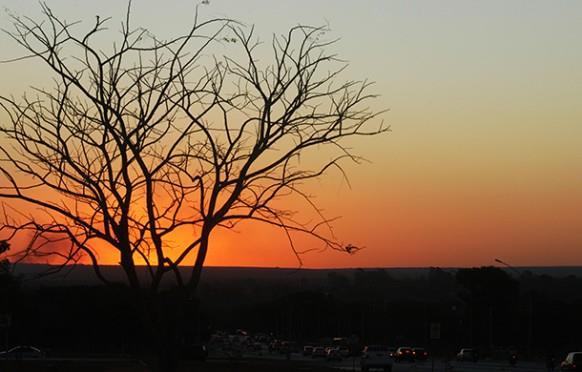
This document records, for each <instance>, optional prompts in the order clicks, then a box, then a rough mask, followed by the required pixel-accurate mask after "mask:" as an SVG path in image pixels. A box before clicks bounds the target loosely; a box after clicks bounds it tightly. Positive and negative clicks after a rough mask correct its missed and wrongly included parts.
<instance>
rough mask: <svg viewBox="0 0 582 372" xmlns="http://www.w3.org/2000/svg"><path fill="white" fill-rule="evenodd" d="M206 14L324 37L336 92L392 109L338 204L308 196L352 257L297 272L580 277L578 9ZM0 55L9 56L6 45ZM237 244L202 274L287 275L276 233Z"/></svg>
mask: <svg viewBox="0 0 582 372" xmlns="http://www.w3.org/2000/svg"><path fill="white" fill-rule="evenodd" d="M48 3H49V5H51V4H53V6H54V7H55V10H56V11H60V12H61V13H64V14H67V15H68V16H69V18H71V19H79V18H81V19H92V17H94V13H95V14H97V13H99V14H103V15H115V16H117V15H119V14H121V12H122V11H123V10H122V9H121V8H120V6H119V5H117V4H118V3H117V2H113V1H111V0H110V1H104V2H103V4H100V5H98V4H91V5H90V6H88V8H87V9H85V7H83V8H80V7H74V6H73V5H75V4H76V2H74V1H73V0H62V1H48ZM182 3H184V4H182V5H183V6H188V5H187V4H186V3H187V2H186V1H182ZM436 3H438V5H437V4H436ZM0 4H1V5H7V6H9V7H11V8H12V9H14V10H15V11H21V12H23V13H29V12H31V13H32V14H33V15H34V14H36V13H34V10H32V9H33V7H31V5H23V4H19V3H17V2H14V1H8V0H0ZM188 4H190V3H188ZM308 4H309V5H308ZM135 7H136V12H135V16H136V22H138V23H142V24H144V25H146V27H149V28H151V29H152V30H153V31H154V32H156V33H162V34H163V33H164V32H170V33H171V32H173V31H174V30H175V28H176V27H177V26H176V25H179V24H180V23H181V22H182V21H183V22H187V20H186V19H185V18H184V17H185V16H184V15H182V14H181V12H179V11H178V10H176V8H171V7H164V6H162V5H160V4H158V3H157V2H154V1H144V2H143V4H142V3H141V2H140V3H139V4H138V3H137V2H136V4H135ZM305 7H309V9H310V11H309V12H305V11H302V10H301V9H305ZM208 12H209V14H210V15H224V14H227V15H229V16H232V17H235V18H242V19H243V21H246V22H248V23H255V24H256V27H257V29H259V30H262V31H258V32H259V33H262V35H267V38H268V35H269V34H270V33H271V32H281V31H283V30H285V29H286V28H287V27H288V26H289V25H293V24H296V23H298V22H304V23H310V24H320V23H322V22H329V24H330V25H331V28H332V30H333V34H334V35H335V36H338V37H341V40H340V42H339V47H338V49H339V50H338V52H339V54H340V57H342V58H345V59H347V60H349V61H350V64H351V67H350V68H349V70H348V71H347V74H348V75H347V77H348V78H369V79H371V80H374V81H376V82H377V84H376V86H375V88H374V89H376V91H377V92H378V93H380V94H381V95H382V96H381V98H380V99H379V100H377V101H376V103H375V105H377V107H375V108H377V109H382V108H389V109H390V111H389V112H388V113H386V114H385V115H384V119H385V120H386V122H388V123H389V124H391V126H392V132H391V133H389V134H385V135H382V136H378V137H375V138H371V139H370V138H366V139H365V140H362V141H359V142H354V144H353V146H354V148H355V149H358V151H357V152H358V153H359V154H361V155H363V156H364V157H366V158H367V159H369V160H370V161H371V163H369V164H363V165H361V166H359V167H352V166H349V167H348V170H349V172H348V173H349V175H350V182H351V189H350V188H348V187H347V185H346V184H345V182H344V181H343V180H342V179H341V177H339V175H335V176H330V177H328V178H326V179H324V180H321V181H320V182H317V183H314V184H311V185H310V186H309V187H310V190H312V191H313V193H315V194H316V195H318V201H319V203H320V205H321V206H322V207H324V209H325V210H326V211H327V214H328V216H342V218H341V219H340V220H339V221H337V222H336V223H335V232H336V234H337V236H338V237H339V238H340V239H341V240H342V241H344V242H346V243H352V244H355V245H360V246H365V249H364V250H362V251H361V252H358V253H357V254H356V255H352V256H350V255H345V254H340V253H337V252H323V253H310V254H307V255H304V256H303V261H304V265H305V266H306V267H379V266H471V265H491V264H494V259H495V258H501V259H503V260H504V261H506V262H509V263H511V264H512V265H516V266H519V265H524V266H525V265H581V264H582V233H581V231H582V228H581V227H582V102H581V99H582V98H581V97H582V69H581V68H580V66H582V49H581V48H579V47H578V45H579V35H581V34H582V3H581V2H566V1H559V2H543V1H515V2H506V1H487V2H481V3H474V2H465V1H444V2H434V3H433V2H421V1H394V2H386V1H383V0H377V1H369V2H365V3H358V2H353V1H352V2H349V3H348V2H342V3H341V4H339V5H338V4H337V3H336V2H331V1H322V2H321V3H320V2H318V3H317V5H313V4H312V3H311V2H307V1H305V2H303V0H301V1H299V2H297V1H296V2H293V6H291V5H289V4H283V5H281V4H275V3H273V2H268V1H260V0H252V1H251V3H248V2H245V8H244V9H243V8H242V7H240V6H239V5H236V6H234V5H231V4H226V3H225V2H219V1H211V4H210V5H209V7H208ZM154 14H155V15H156V17H157V18H156V19H154V16H153V15H154ZM283 15H284V16H283ZM170 19H172V20H173V21H172V22H170V21H169V20H170ZM0 20H1V21H2V22H5V20H6V19H5V18H1V19H0ZM3 24H4V23H3ZM356 24H357V25H358V27H354V25H356ZM0 45H2V46H3V50H4V52H3V53H4V54H5V53H6V51H8V52H11V51H15V50H16V48H15V47H14V45H12V44H10V43H9V42H8V40H7V39H6V38H5V37H2V38H1V39H0ZM14 53H16V52H14ZM8 54H10V53H8ZM22 66H28V65H26V64H23V65H20V67H14V66H7V65H0V76H2V80H3V86H2V87H0V90H1V92H2V94H12V93H14V94H18V93H20V92H22V91H24V90H26V89H27V86H28V85H30V84H31V83H33V82H34V81H43V78H44V77H43V76H41V74H40V73H37V72H36V70H34V69H30V68H25V67H22ZM25 82H26V83H25ZM238 230H239V231H238V232H217V233H216V234H215V235H214V240H213V243H212V247H211V251H210V253H209V256H208V260H207V263H208V264H209V265H242V266H279V267H288V266H291V267H294V266H297V261H296V259H295V257H294V256H293V254H292V252H291V251H290V249H289V248H288V247H287V245H286V239H285V235H284V234H283V233H282V232H281V231H277V230H275V229H272V228H264V227H259V226H256V225H251V224H245V225H241V226H240V228H239V229H238ZM310 244H311V243H310V242H304V243H303V244H302V246H304V247H306V248H308V247H311V245H310ZM102 257H103V261H104V262H107V263H114V262H117V261H118V259H117V258H116V257H114V256H112V255H110V254H107V253H103V255H102Z"/></svg>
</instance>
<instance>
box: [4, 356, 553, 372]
mask: <svg viewBox="0 0 582 372" xmlns="http://www.w3.org/2000/svg"><path fill="white" fill-rule="evenodd" d="M152 365H154V364H153V361H152V362H150V363H145V362H143V361H139V360H123V359H82V358H78V359H72V358H71V359H43V360H40V359H39V360H0V372H5V371H10V372H78V371H79V372H80V371H82V372H157V370H156V369H155V368H153V367H150V366H152ZM557 370H558V368H556V369H555V371H557ZM295 371H299V372H332V371H335V372H338V371H360V368H359V360H354V361H352V360H344V361H342V362H334V363H326V362H324V361H312V360H290V361H289V360H280V359H279V360H271V359H249V360H237V361H233V360H209V361H207V362H183V363H182V365H181V366H180V368H179V369H178V370H177V372H295ZM413 371H414V372H432V371H435V372H545V371H547V369H546V368H545V367H544V366H543V364H542V363H539V362H538V363H536V362H523V363H518V365H517V366H513V367H512V366H509V365H508V364H507V363H503V362H500V361H483V362H478V363H465V362H453V363H452V364H451V365H449V366H446V365H445V364H444V363H443V362H442V361H441V360H436V361H435V362H434V364H433V363H432V362H431V361H427V362H423V363H397V364H394V366H393V369H392V372H413Z"/></svg>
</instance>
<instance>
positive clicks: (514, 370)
mask: <svg viewBox="0 0 582 372" xmlns="http://www.w3.org/2000/svg"><path fill="white" fill-rule="evenodd" d="M255 357H256V356H255ZM263 358H265V359H276V360H284V359H285V356H283V355H277V354H266V355H264V356H263ZM291 359H292V360H294V361H301V362H305V363H308V364H313V365H322V366H323V365H325V366H328V367H333V368H337V369H341V370H343V371H360V359H359V358H349V359H344V360H342V361H333V362H328V361H326V360H325V359H313V358H311V357H304V356H302V355H300V354H293V355H292V356H291ZM450 367H452V368H450V369H448V370H447V369H446V367H445V363H444V362H443V360H441V359H436V360H435V361H434V370H433V363H432V361H431V360H428V361H426V362H421V363H394V365H393V369H392V371H393V372H415V371H418V372H433V371H434V372H547V369H546V368H545V366H544V365H543V363H536V362H519V363H518V364H517V365H516V366H514V367H512V366H510V365H509V364H508V363H507V362H500V361H487V360H485V361H479V362H477V363H472V362H456V361H454V362H451V363H450ZM556 371H557V369H556Z"/></svg>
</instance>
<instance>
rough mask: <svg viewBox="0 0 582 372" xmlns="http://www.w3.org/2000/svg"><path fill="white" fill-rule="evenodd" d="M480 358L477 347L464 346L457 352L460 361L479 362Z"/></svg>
mask: <svg viewBox="0 0 582 372" xmlns="http://www.w3.org/2000/svg"><path fill="white" fill-rule="evenodd" d="M478 359H479V352H478V351H477V350H476V349H471V348H462V349H461V351H459V352H458V353H457V360H458V361H460V362H477V360H478Z"/></svg>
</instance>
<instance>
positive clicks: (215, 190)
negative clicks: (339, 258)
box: [0, 4, 388, 302]
mask: <svg viewBox="0 0 582 372" xmlns="http://www.w3.org/2000/svg"><path fill="white" fill-rule="evenodd" d="M41 9H42V14H43V20H41V21H36V20H34V19H32V18H29V17H18V16H12V21H13V26H14V27H13V29H12V30H10V31H8V35H10V36H11V38H12V39H13V40H14V41H16V42H17V43H18V44H19V45H20V46H21V47H22V48H23V49H24V50H25V51H26V54H25V55H23V56H21V57H18V58H15V59H13V60H11V61H10V62H12V63H19V61H22V60H24V59H35V60H37V61H40V62H42V63H43V64H44V66H46V67H48V68H49V70H50V72H51V73H52V76H53V78H54V80H53V87H52V88H42V87H39V88H33V91H32V93H29V94H25V95H24V96H22V97H21V98H19V99H18V98H15V97H12V96H8V95H2V96H0V106H1V107H2V109H3V111H4V113H5V118H3V119H2V123H1V124H0V133H1V135H2V139H1V141H2V142H1V145H0V172H1V174H2V180H1V181H0V182H1V184H0V198H2V199H3V200H4V211H5V213H4V221H3V224H2V227H1V231H2V232H3V233H4V235H5V236H6V238H7V239H8V240H12V239H13V238H14V237H15V236H17V235H19V234H21V236H22V235H25V236H27V237H28V238H29V240H30V243H29V244H27V245H26V248H25V249H20V252H21V253H22V254H27V255H29V256H30V255H33V256H34V255H36V256H41V257H45V256H50V257H58V258H59V259H60V262H61V264H62V265H66V264H70V263H74V262H77V261H78V260H80V259H84V260H88V261H89V262H90V263H91V264H92V266H93V268H94V270H95V273H96V275H97V276H98V277H99V278H100V279H101V280H102V281H103V282H105V283H108V282H109V279H108V278H107V277H106V276H105V275H104V274H103V273H102V271H101V270H100V264H101V262H100V259H99V257H100V255H102V254H104V252H115V254H116V255H118V257H119V264H120V265H121V267H122V268H123V270H124V272H125V274H126V276H127V282H128V285H129V286H130V287H131V288H132V289H134V290H136V291H137V292H139V293H144V292H147V293H159V292H160V291H162V290H163V285H162V280H163V279H164V278H165V277H167V276H168V275H170V276H172V277H173V278H172V283H174V285H173V287H174V288H175V293H180V296H179V297H180V298H190V297H191V296H193V294H194V291H195V289H196V286H197V285H198V282H199V280H200V275H201V272H202V269H203V265H204V261H205V258H206V256H207V252H208V250H209V249H210V242H211V236H212V234H213V232H214V231H216V230H217V229H232V228H234V227H235V226H236V225H237V223H239V222H241V221H244V220H253V221H258V222H261V223H265V224H268V225H272V226H276V227H278V228H280V229H281V230H282V231H283V232H284V233H285V234H286V236H287V237H288V241H289V245H290V247H291V249H293V251H294V252H295V253H296V255H297V257H298V258H299V255H300V253H301V252H302V250H301V249H300V248H299V247H298V246H296V244H295V239H296V237H297V234H307V235H309V236H311V237H313V238H315V239H317V240H319V241H320V242H321V244H322V247H324V248H329V249H335V250H340V251H345V252H348V253H353V252H355V251H357V247H355V246H353V245H351V244H349V245H344V244H342V243H341V242H340V241H339V240H338V239H337V238H336V237H335V236H334V235H333V232H332V230H331V226H330V222H331V220H330V219H328V218H326V217H325V216H324V215H323V214H322V213H321V210H320V209H319V208H318V207H317V205H316V204H315V202H314V200H313V199H312V197H311V195H309V194H308V193H307V192H306V191H305V189H304V187H303V186H304V184H305V183H306V182H307V181H309V180H312V179H316V178H320V177H323V176H324V175H325V174H326V173H327V172H328V171H331V170H333V169H336V170H339V171H340V172H342V173H343V168H342V166H343V165H344V164H345V163H344V162H345V161H352V162H356V163H357V162H359V161H360V158H359V157H358V156H356V155H355V154H354V153H353V152H352V150H351V149H350V147H349V144H348V143H347V142H346V141H345V140H347V139H349V138H353V137H356V136H367V135H376V134H379V133H382V132H385V131H387V130H388V128H387V127H385V126H384V125H383V124H382V123H381V122H376V121H375V120H373V119H375V118H377V116H378V114H379V113H378V112H374V111H372V110H370V109H369V108H368V101H369V100H370V99H372V98H374V97H375V96H374V95H372V94H369V93H368V90H369V86H370V83H368V82H366V81H363V82H358V81H346V82H338V80H339V79H340V74H341V73H342V71H343V70H344V69H345V67H346V64H345V63H344V62H342V61H340V60H339V59H338V58H337V57H336V56H335V55H334V54H330V53H327V52H326V49H327V48H328V47H329V46H330V45H331V44H333V43H334V41H333V40H331V41H330V40H326V39H325V37H326V32H327V29H326V28H324V27H309V26H296V27H293V28H291V29H290V30H289V32H288V33H287V34H285V35H282V36H278V37H273V40H272V43H271V47H272V48H271V51H272V62H271V63H270V64H266V63H261V62H260V61H259V59H258V54H259V52H258V50H259V47H260V44H259V42H258V41H257V40H256V38H255V36H254V35H253V28H248V27H245V26H243V25H241V24H240V23H238V22H235V21H233V20H229V19H223V18H212V19H208V20H201V19H200V17H199V14H198V9H197V8H196V12H195V13H194V18H193V21H192V25H191V27H190V28H189V29H188V30H187V31H186V32H185V33H183V34H182V35H179V36H176V37H174V38H171V39H169V40H160V39H158V38H156V37H155V36H153V35H151V34H150V32H149V31H147V30H146V29H144V28H139V27H137V28H134V27H132V26H131V22H130V21H131V17H130V15H131V12H130V7H128V10H127V13H126V18H125V21H124V22H123V24H122V30H121V36H120V38H119V40H118V41H116V42H115V43H112V47H111V48H109V49H103V48H101V47H100V45H101V44H100V40H102V39H99V38H100V37H101V36H99V35H101V34H103V35H106V33H104V30H106V26H107V23H108V21H109V20H110V19H109V18H102V17H96V20H95V23H94V24H93V25H92V26H91V27H89V29H88V30H85V31H82V30H80V27H81V26H80V25H79V23H78V22H74V23H69V22H67V21H65V20H63V19H61V18H59V17H58V16H57V15H55V14H54V13H53V12H52V10H51V9H50V8H49V7H48V6H46V5H43V4H41ZM326 158H327V159H326ZM305 159H307V160H308V161H306V160H305ZM324 159H326V160H324ZM295 197H299V198H301V199H302V200H303V201H304V202H305V203H306V205H307V206H308V207H310V208H312V210H313V211H314V212H315V214H316V215H317V216H318V220H316V221H314V222H311V223H303V222H301V221H300V220H299V219H298V218H297V217H296V213H295V212H296V211H295V210H290V209H288V207H285V205H284V204H283V203H282V202H281V200H285V199H289V198H295ZM293 200H295V199H293ZM22 205H28V206H30V207H33V209H34V213H32V212H31V213H25V212H23V210H22V209H21V208H22V207H21V206H22ZM9 212H10V213H9ZM8 216H10V217H8ZM178 236H179V237H180V239H177V238H176V237H178ZM186 238H187V239H186ZM178 241H179V243H178ZM15 249H16V250H18V247H16V246H15V244H13V250H15ZM138 264H140V265H141V264H143V265H145V266H146V268H147V270H146V271H147V276H146V277H143V276H140V275H138V270H137V269H136V266H137V265H138ZM184 266H189V267H190V268H191V270H190V273H189V274H188V275H187V276H186V275H184V271H182V270H179V268H180V267H184ZM170 302H172V301H170Z"/></svg>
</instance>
